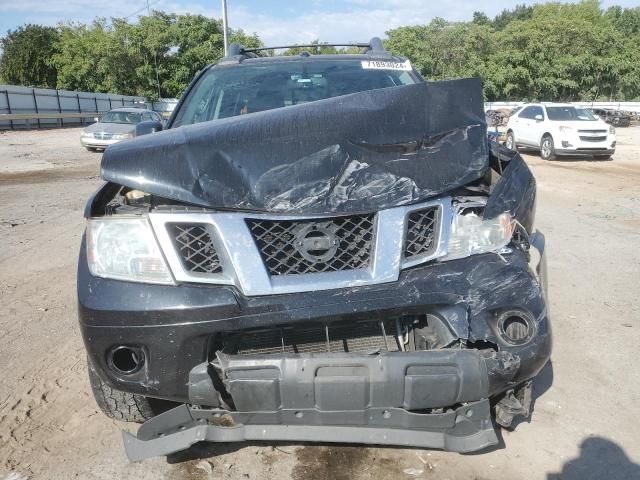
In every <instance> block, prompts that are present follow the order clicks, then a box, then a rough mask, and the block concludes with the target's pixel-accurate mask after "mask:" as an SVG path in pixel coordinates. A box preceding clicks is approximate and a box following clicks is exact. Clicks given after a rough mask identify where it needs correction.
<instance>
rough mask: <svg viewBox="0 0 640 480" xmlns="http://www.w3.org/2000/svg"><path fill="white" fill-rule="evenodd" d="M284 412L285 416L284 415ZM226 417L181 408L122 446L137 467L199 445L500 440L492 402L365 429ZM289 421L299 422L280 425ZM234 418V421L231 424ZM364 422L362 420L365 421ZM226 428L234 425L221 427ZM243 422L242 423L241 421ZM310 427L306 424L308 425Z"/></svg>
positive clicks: (404, 415)
mask: <svg viewBox="0 0 640 480" xmlns="http://www.w3.org/2000/svg"><path fill="white" fill-rule="evenodd" d="M283 413H284V415H283ZM286 413H287V412H282V411H280V412H228V411H223V410H202V409H196V408H191V407H189V406H187V405H181V406H179V407H176V408H174V409H172V410H169V411H167V412H165V413H163V414H161V415H158V416H157V417H154V418H152V419H150V420H148V421H147V422H145V423H144V424H143V425H142V426H141V427H140V429H139V430H138V434H137V436H134V435H132V434H131V433H129V432H123V438H124V446H125V450H126V453H127V457H128V458H129V460H131V461H133V462H137V461H141V460H144V459H146V458H150V457H156V456H161V455H169V454H171V453H175V452H178V451H181V450H185V449H187V448H189V447H190V446H191V445H193V444H195V443H198V442H242V441H248V440H251V441H291V442H320V443H354V444H371V445H396V446H407V447H420V448H434V449H443V450H448V451H454V452H472V451H476V450H481V449H483V448H486V447H488V446H491V445H496V444H497V443H498V439H497V437H496V434H495V431H494V429H493V424H492V421H491V412H490V407H489V401H488V400H480V401H477V402H473V403H468V404H466V405H463V406H461V407H459V408H457V409H455V410H451V411H448V412H446V413H429V414H422V413H413V412H409V411H406V410H403V409H396V408H389V409H369V410H367V412H366V413H367V415H366V418H369V420H370V421H369V423H368V424H366V425H362V424H360V425H344V424H342V425H335V424H330V423H326V421H327V420H329V415H328V414H330V413H332V412H319V411H317V410H313V411H309V412H308V413H309V415H307V417H310V418H313V422H314V424H312V425H309V424H308V423H304V422H305V420H306V418H305V414H306V413H307V412H304V411H297V412H290V413H294V414H293V415H291V416H289V415H286ZM283 416H285V417H287V418H294V419H296V420H295V421H296V422H297V421H299V423H298V424H296V423H289V424H286V425H283V424H278V423H277V419H278V418H280V419H282V417H283ZM228 417H231V418H232V419H233V421H228V420H229V418H228ZM252 418H253V419H254V421H255V419H257V418H259V419H260V421H262V422H264V421H265V420H267V421H268V420H269V419H273V422H274V423H261V424H259V425H258V424H250V423H248V422H250V421H251V420H250V419H252ZM361 418H362V417H361ZM221 420H226V422H225V424H227V423H228V424H233V423H235V425H233V426H221V423H222V422H221ZM243 421H244V422H245V423H244V424H243V423H240V422H243ZM307 422H308V421H307ZM409 425H410V426H409Z"/></svg>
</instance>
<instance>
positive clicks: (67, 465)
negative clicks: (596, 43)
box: [0, 127, 640, 480]
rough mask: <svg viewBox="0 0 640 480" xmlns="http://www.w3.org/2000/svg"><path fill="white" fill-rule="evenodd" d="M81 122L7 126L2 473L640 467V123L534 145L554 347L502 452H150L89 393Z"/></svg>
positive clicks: (590, 470) (94, 174) (0, 212)
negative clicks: (79, 292) (583, 155)
mask: <svg viewBox="0 0 640 480" xmlns="http://www.w3.org/2000/svg"><path fill="white" fill-rule="evenodd" d="M79 134H80V130H79V129H66V130H50V131H31V132H5V133H2V132H0V245H1V246H2V248H0V341H1V342H2V346H1V347H0V365H1V366H2V372H3V375H2V376H1V377H0V479H12V480H17V479H67V478H81V479H124V478H132V479H133V478H135V479H137V480H145V479H152V478H153V479H156V478H161V479H162V478H166V479H177V480H180V479H209V478H212V479H213V478H215V479H246V478H253V479H288V478H292V479H295V480H303V479H304V480H308V479H327V480H328V479H331V480H333V479H356V480H357V479H388V478H423V479H429V478H434V479H435V478H437V479H449V480H456V479H525V478H526V479H534V480H535V479H563V480H567V479H580V480H585V479H614V480H616V479H625V480H627V479H640V465H639V464H640V434H639V432H640V416H639V415H638V412H639V411H640V408H639V407H638V402H639V400H640V373H639V369H638V361H637V359H638V353H637V352H638V350H637V348H638V345H640V248H639V247H640V186H639V185H640V127H631V128H626V129H619V130H618V150H617V152H616V155H615V157H614V158H613V159H612V160H611V161H591V160H588V159H586V160H585V159H579V160H572V159H569V160H559V161H553V162H545V161H543V160H541V159H540V158H539V156H537V155H525V158H526V160H527V161H528V163H529V165H530V166H531V168H532V169H533V171H534V174H535V176H536V178H537V179H538V187H539V198H538V211H537V227H538V228H539V229H540V230H541V231H543V232H544V233H545V234H546V236H547V249H548V250H547V251H548V262H549V275H550V279H549V280H550V281H549V291H550V295H551V312H552V319H553V328H554V336H555V338H554V340H555V341H554V352H553V357H552V363H551V364H549V365H548V366H547V367H546V368H545V369H544V371H543V374H542V375H541V376H540V377H539V378H538V379H537V380H536V383H535V388H534V390H535V408H534V412H533V419H532V421H531V423H521V424H520V425H518V427H517V428H516V430H515V431H513V432H506V431H504V432H502V442H501V444H500V445H499V446H498V447H497V448H494V449H492V450H490V451H488V452H484V453H482V454H474V455H459V454H453V453H444V452H439V451H425V450H419V449H398V448H366V447H358V446H355V447H354V446H339V445H322V446H318V445H311V444H307V445H291V444H278V445H276V446H272V445H267V444H259V443H255V444H233V445H208V446H204V447H199V448H197V449H194V450H192V451H190V452H188V453H187V454H184V455H180V456H176V457H175V458H171V459H170V460H167V459H164V458H157V459H153V460H148V461H145V462H143V463H141V464H130V463H128V462H127V460H126V458H125V456H124V451H123V448H122V444H121V438H120V433H119V431H120V430H121V429H122V428H133V427H132V426H130V425H125V424H120V423H118V422H114V421H110V420H108V419H107V418H106V417H105V416H103V415H102V414H101V413H99V412H98V409H97V406H96V405H95V403H94V401H93V398H92V396H91V393H90V391H89V384H88V380H87V374H86V366H85V354H84V348H83V345H82V340H81V337H80V333H79V329H78V327H77V320H76V304H75V302H76V300H75V268H76V256H77V250H78V247H79V243H80V236H81V234H82V228H83V218H82V209H83V206H84V203H85V200H86V198H87V197H88V195H89V194H90V193H91V192H92V191H94V190H95V189H96V188H97V187H98V185H99V184H100V179H99V176H98V175H99V161H100V154H95V153H88V152H86V151H85V150H84V149H82V148H81V147H80V145H79ZM409 469H413V470H409ZM412 473H413V474H414V475H412Z"/></svg>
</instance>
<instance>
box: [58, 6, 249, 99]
mask: <svg viewBox="0 0 640 480" xmlns="http://www.w3.org/2000/svg"><path fill="white" fill-rule="evenodd" d="M230 41H232V42H241V43H242V44H243V45H246V46H251V47H259V46H261V42H260V40H259V39H258V38H257V37H256V36H255V35H247V34H245V33H244V32H243V31H242V30H237V31H231V35H230ZM223 54H224V45H223V32H222V24H221V22H220V20H216V19H211V18H207V17H205V16H202V15H175V14H167V13H164V12H157V11H154V12H152V14H151V15H150V16H146V17H140V19H139V21H138V22H137V23H135V24H134V23H129V22H127V21H126V20H125V19H120V18H112V19H110V20H109V21H107V20H106V19H104V18H102V19H96V20H95V21H94V22H93V23H92V24H91V25H83V24H68V25H61V26H60V41H59V42H58V45H57V53H56V54H55V55H53V59H52V63H53V65H54V66H55V68H56V69H57V72H58V83H57V86H58V88H66V89H71V90H88V91H95V92H111V93H116V92H117V93H126V94H130V95H142V96H145V97H147V98H149V99H152V100H154V99H157V98H158V97H159V96H160V97H178V96H180V95H181V94H182V92H183V91H184V89H185V88H186V87H187V85H188V84H189V82H190V81H191V79H192V78H193V76H194V75H195V73H196V72H197V71H198V70H200V69H201V68H203V67H204V66H206V65H208V64H210V63H215V62H217V61H218V60H219V59H220V58H221V57H222V56H223ZM158 84H159V85H158Z"/></svg>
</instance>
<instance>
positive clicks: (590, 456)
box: [547, 437, 640, 480]
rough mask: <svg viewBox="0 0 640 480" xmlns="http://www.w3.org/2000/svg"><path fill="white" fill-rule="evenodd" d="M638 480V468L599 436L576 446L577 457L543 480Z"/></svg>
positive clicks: (622, 450)
mask: <svg viewBox="0 0 640 480" xmlns="http://www.w3.org/2000/svg"><path fill="white" fill-rule="evenodd" d="M631 479H640V465H638V464H636V463H633V462H632V461H631V460H629V457H627V454H626V453H625V451H624V449H623V448H622V447H620V445H618V444H616V443H614V442H612V441H610V440H607V439H606V438H602V437H591V438H588V439H586V440H584V441H583V442H582V444H581V445H580V456H579V457H578V458H575V459H573V460H569V461H568V462H567V463H565V464H564V465H563V467H562V471H561V472H558V473H550V474H548V475H547V480H631Z"/></svg>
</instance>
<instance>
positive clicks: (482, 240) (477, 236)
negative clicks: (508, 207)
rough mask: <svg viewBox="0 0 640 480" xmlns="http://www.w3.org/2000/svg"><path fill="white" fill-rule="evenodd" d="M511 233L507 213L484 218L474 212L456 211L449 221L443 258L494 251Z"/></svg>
mask: <svg viewBox="0 0 640 480" xmlns="http://www.w3.org/2000/svg"><path fill="white" fill-rule="evenodd" d="M512 235H513V220H512V218H511V215H510V214H509V213H503V214H501V215H498V216H497V217H495V218H491V219H487V220H484V219H483V218H482V217H480V216H478V215H477V214H476V213H471V212H470V213H462V212H461V213H458V214H457V215H456V216H455V218H454V220H453V222H452V223H451V233H450V234H449V248H448V253H447V256H446V257H445V258H444V259H445V260H452V259H454V258H463V257H468V256H469V255H476V254H479V253H487V252H495V251H498V250H500V249H501V248H503V247H505V246H506V245H507V244H508V243H509V242H510V241H511V236H512Z"/></svg>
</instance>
